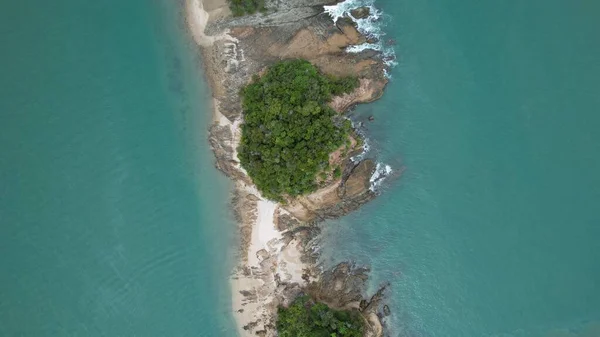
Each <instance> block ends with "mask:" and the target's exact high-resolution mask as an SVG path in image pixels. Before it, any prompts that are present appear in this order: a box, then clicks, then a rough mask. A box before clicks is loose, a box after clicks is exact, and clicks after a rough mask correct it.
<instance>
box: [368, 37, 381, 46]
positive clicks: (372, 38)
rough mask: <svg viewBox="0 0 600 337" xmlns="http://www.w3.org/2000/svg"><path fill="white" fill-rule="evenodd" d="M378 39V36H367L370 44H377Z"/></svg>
mask: <svg viewBox="0 0 600 337" xmlns="http://www.w3.org/2000/svg"><path fill="white" fill-rule="evenodd" d="M378 41H379V39H378V38H376V37H367V43H370V44H375V43H377V42H378Z"/></svg>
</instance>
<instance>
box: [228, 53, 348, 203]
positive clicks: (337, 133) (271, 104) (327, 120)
mask: <svg viewBox="0 0 600 337" xmlns="http://www.w3.org/2000/svg"><path fill="white" fill-rule="evenodd" d="M357 86H358V79H356V78H341V79H336V78H333V77H329V76H325V75H323V74H321V73H320V72H319V71H318V69H317V68H316V67H315V66H313V65H312V64H310V63H309V62H308V61H305V60H288V61H281V62H279V63H277V64H275V65H273V66H271V67H270V68H269V69H268V70H267V71H266V73H265V74H264V75H263V76H261V77H258V76H255V77H254V80H253V82H252V83H250V84H248V85H247V86H246V87H245V88H244V89H242V93H241V94H242V108H243V111H244V124H242V126H241V128H242V138H241V142H240V146H239V148H238V158H239V159H240V163H241V165H242V166H243V167H244V169H246V171H247V172H248V174H249V175H250V177H251V178H252V181H253V182H254V184H255V185H256V187H257V188H258V189H259V190H260V191H261V193H262V194H263V196H265V197H267V198H269V199H272V200H277V201H281V200H282V199H283V196H286V195H287V196H297V195H301V194H306V193H309V192H312V191H314V190H316V188H317V184H316V176H317V174H318V173H319V172H320V171H321V172H322V171H323V170H326V169H330V168H329V154H330V153H331V152H332V151H333V150H335V149H336V148H338V147H339V146H341V145H342V144H343V143H344V141H345V140H346V139H347V137H348V133H349V131H350V128H351V126H350V123H349V122H348V121H344V120H343V119H341V118H338V119H336V120H334V116H335V115H336V113H335V111H333V109H331V108H330V107H329V106H327V105H326V104H327V102H328V101H330V100H331V97H332V95H340V94H342V93H345V92H349V91H352V90H353V89H354V88H356V87H357Z"/></svg>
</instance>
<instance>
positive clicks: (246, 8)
mask: <svg viewBox="0 0 600 337" xmlns="http://www.w3.org/2000/svg"><path fill="white" fill-rule="evenodd" d="M229 9H231V12H232V13H233V15H234V16H242V15H245V14H254V13H256V12H257V11H260V12H264V11H266V10H267V9H266V8H265V0H229Z"/></svg>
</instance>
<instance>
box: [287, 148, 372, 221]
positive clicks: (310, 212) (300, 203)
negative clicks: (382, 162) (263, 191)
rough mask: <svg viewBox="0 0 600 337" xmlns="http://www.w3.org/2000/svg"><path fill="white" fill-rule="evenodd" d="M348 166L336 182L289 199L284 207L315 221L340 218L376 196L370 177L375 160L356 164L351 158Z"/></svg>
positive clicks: (307, 219)
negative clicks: (371, 187) (372, 189)
mask: <svg viewBox="0 0 600 337" xmlns="http://www.w3.org/2000/svg"><path fill="white" fill-rule="evenodd" d="M346 166H347V167H346V169H345V170H344V172H346V173H345V174H344V175H343V177H342V179H340V180H338V181H337V183H334V184H330V185H329V186H326V187H324V188H321V189H319V190H317V191H316V192H314V193H312V194H309V195H306V196H300V197H298V198H295V199H293V200H290V201H289V202H288V204H287V205H285V206H283V208H285V210H287V211H288V212H289V213H290V214H291V215H293V216H294V217H296V218H297V219H299V220H301V221H315V220H324V219H333V218H338V217H340V216H343V215H345V214H347V213H349V212H351V211H353V210H355V209H357V208H358V207H360V205H362V204H364V203H366V202H368V201H370V200H371V199H373V198H374V197H375V194H374V193H373V192H372V191H371V190H370V186H371V185H370V179H371V176H372V175H373V173H374V172H375V163H374V162H373V161H372V160H370V159H366V160H363V161H361V162H360V163H358V164H357V165H355V164H354V163H353V162H351V161H350V160H348V161H347V165H346Z"/></svg>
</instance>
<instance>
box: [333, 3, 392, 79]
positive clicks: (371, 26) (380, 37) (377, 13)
mask: <svg viewBox="0 0 600 337" xmlns="http://www.w3.org/2000/svg"><path fill="white" fill-rule="evenodd" d="M374 3H375V0H346V1H344V2H341V3H339V4H337V5H333V6H323V8H324V9H325V12H326V13H327V14H329V16H331V18H332V19H333V22H334V23H335V22H337V20H339V19H340V18H343V17H348V18H350V19H351V20H352V21H354V22H355V23H356V26H357V29H358V31H359V32H361V33H362V34H363V35H365V36H366V37H367V38H368V39H369V40H372V41H370V42H365V43H363V44H359V45H354V46H349V47H348V48H346V51H347V52H348V53H360V52H362V51H364V50H375V51H378V52H381V54H382V58H383V61H384V63H385V65H387V66H388V67H393V66H395V65H396V64H397V62H396V53H395V51H394V48H393V47H392V46H391V45H389V44H387V43H386V42H385V41H384V37H385V32H384V31H383V26H384V21H383V17H384V14H383V12H382V11H381V10H379V9H377V8H376V7H375V5H374ZM361 7H368V8H369V16H368V17H366V18H363V19H357V18H355V17H353V16H352V13H351V12H352V10H354V9H357V8H361ZM388 74H389V73H388V71H387V70H386V71H385V75H386V77H389V76H388Z"/></svg>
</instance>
